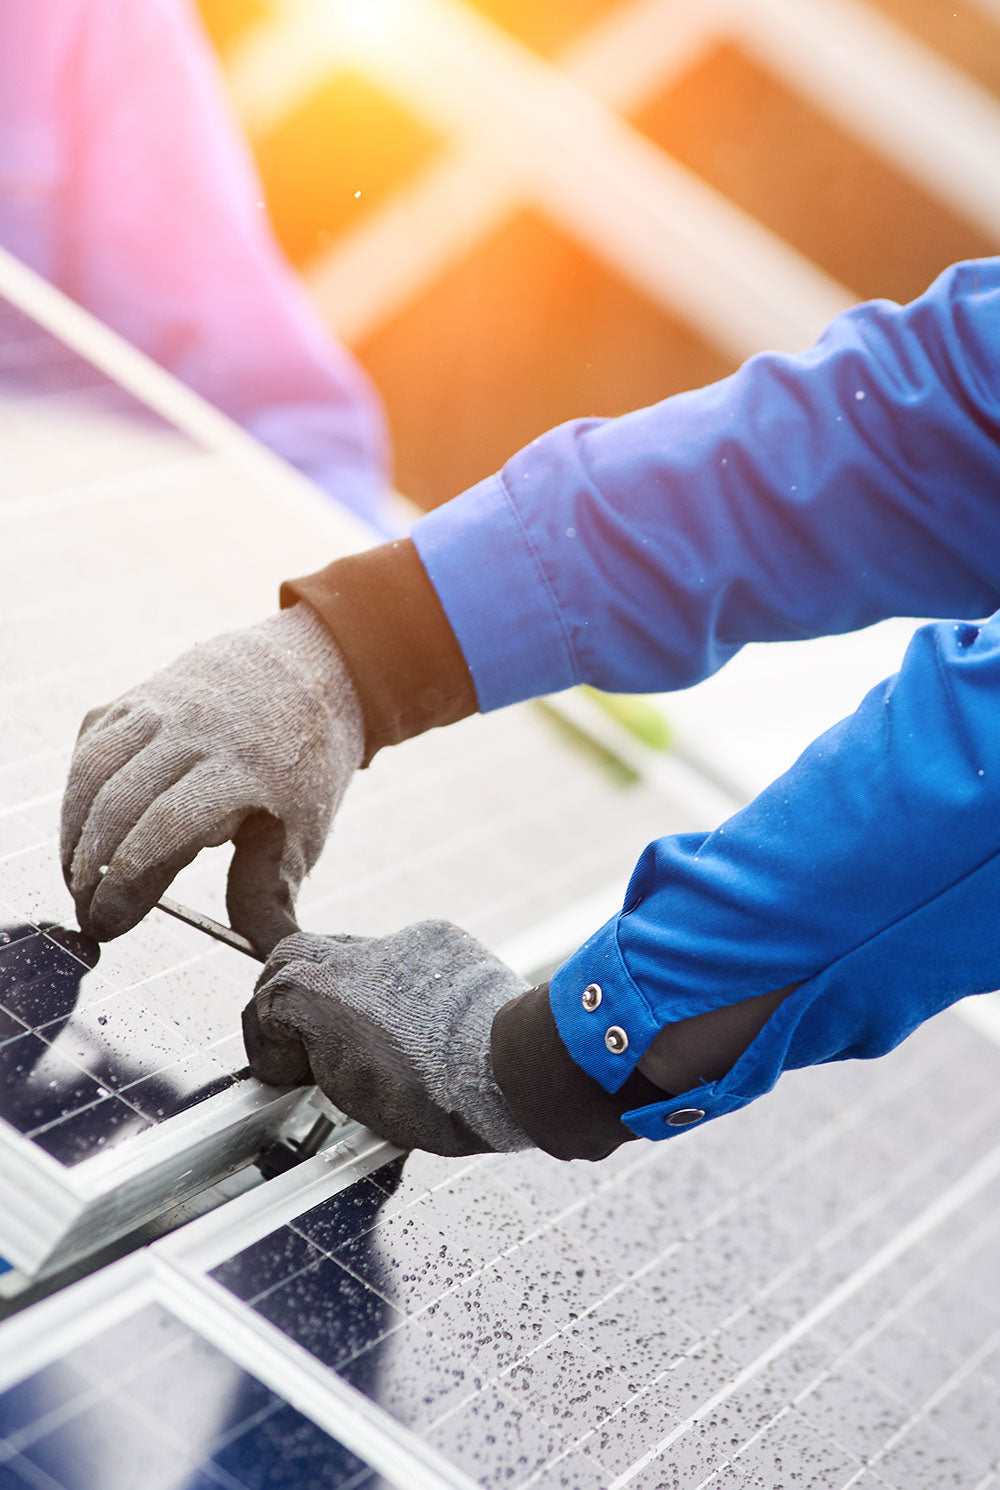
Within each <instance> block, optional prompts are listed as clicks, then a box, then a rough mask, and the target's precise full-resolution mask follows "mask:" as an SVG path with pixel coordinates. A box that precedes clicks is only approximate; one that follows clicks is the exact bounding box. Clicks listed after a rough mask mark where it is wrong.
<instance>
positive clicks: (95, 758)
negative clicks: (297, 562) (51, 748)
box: [62, 604, 364, 954]
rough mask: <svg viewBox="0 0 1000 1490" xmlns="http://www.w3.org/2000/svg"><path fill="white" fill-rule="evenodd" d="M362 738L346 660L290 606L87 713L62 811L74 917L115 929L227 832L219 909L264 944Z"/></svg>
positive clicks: (281, 923) (277, 935)
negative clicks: (229, 846) (229, 845)
mask: <svg viewBox="0 0 1000 1490" xmlns="http://www.w3.org/2000/svg"><path fill="white" fill-rule="evenodd" d="M363 748H364V722H363V718H362V712H361V705H360V703H359V701H358V697H357V693H356V691H355V688H354V684H353V683H352V681H351V677H350V674H349V672H348V670H347V666H346V664H345V662H344V659H343V657H342V656H341V653H340V650H339V648H338V647H337V645H336V643H335V642H334V640H333V638H332V637H331V635H330V633H329V632H328V631H327V629H326V627H325V626H324V625H323V623H322V622H321V621H320V620H319V618H318V616H317V615H316V614H315V612H314V611H312V610H311V609H310V608H309V606H307V605H304V604H299V605H296V606H293V607H292V608H291V609H290V610H286V611H282V612H281V613H280V614H279V615H277V616H272V617H271V618H270V619H268V620H267V621H264V622H262V623H261V624H260V625H258V626H253V627H250V628H249V629H247V630H246V631H236V632H232V633H229V634H227V635H225V636H219V637H216V638H215V639H214V640H212V641H208V642H205V643H204V644H203V645H201V646H198V647H195V648H193V649H192V650H191V651H190V652H185V653H184V655H183V656H181V657H179V658H178V659H177V661H176V662H174V663H172V664H171V665H170V666H169V667H167V668H164V670H163V671H162V672H158V673H154V674H153V676H152V677H151V678H148V679H147V680H146V681H145V682H144V683H140V684H139V685H138V687H136V688H132V689H130V690H129V692H128V693H125V694H123V695H122V696H121V698H119V699H118V700H117V701H116V702H114V703H112V704H110V705H107V706H106V707H104V708H101V709H94V710H92V711H91V713H89V714H88V715H87V717H86V718H85V719H84V721H83V725H82V727H81V729H80V734H79V737H78V739H77V744H76V750H75V752H74V755H73V760H72V763H71V766H70V773H69V781H68V783H67V786H66V794H65V797H64V799H63V813H62V863H63V873H64V874H65V876H66V883H67V884H68V885H69V887H70V890H71V891H72V893H73V898H74V900H75V901H76V910H77V916H78V918H79V921H80V926H81V927H82V929H83V930H84V931H85V932H87V934H88V935H90V936H94V937H97V938H98V939H100V940H107V939H108V938H110V937H114V936H119V935H120V934H121V933H122V932H123V931H128V930H129V929H130V927H132V926H134V925H135V924H136V922H137V921H139V920H141V919H142V917H143V916H144V915H145V914H146V912H147V911H148V910H149V909H150V908H151V907H152V906H153V905H154V904H155V903H156V901H157V900H158V899H159V898H160V896H161V895H162V894H163V892H164V891H165V890H166V888H167V886H168V885H169V884H170V881H171V880H172V879H173V877H174V875H175V874H176V873H177V871H178V870H179V869H181V868H183V866H184V865H185V864H187V863H189V862H190V861H191V860H192V859H193V858H194V856H195V855H196V854H197V852H198V850H199V849H202V848H206V847H208V846H210V845H216V844H220V843H225V842H226V841H227V839H230V838H231V839H232V840H233V841H234V843H235V846H236V848H235V853H234V854H233V861H232V865H231V868H230V871H229V884H228V893H227V906H228V910H229V918H230V921H231V922H232V925H233V927H234V928H235V929H236V930H237V931H240V932H242V933H243V935H244V936H246V937H248V938H249V940H250V941H251V942H252V943H253V945H254V947H255V948H256V949H257V950H258V951H259V952H261V953H262V954H266V953H268V952H269V951H270V950H271V948H272V947H273V946H274V945H275V944H276V943H277V942H278V941H280V939H281V938H282V937H283V936H287V935H288V934H289V932H290V931H293V930H295V929H296V924H295V920H294V917H293V914H292V912H293V906H294V901H295V896H296V893H297V891H298V888H299V885H300V883H301V881H302V879H303V877H304V876H305V875H306V874H307V873H308V871H309V870H310V869H311V868H312V867H313V865H314V864H315V862H316V860H317V858H318V857H319V854H320V850H321V849H322V847H323V843H324V841H325V839H326V835H327V832H328V831H329V827H330V823H331V821H332V818H333V814H334V812H335V811H336V809H337V807H338V806H339V804H340V799H341V797H342V796H343V794H344V790H345V788H346V786H347V783H348V781H349V780H350V777H351V775H352V773H353V772H354V770H355V769H356V768H357V766H358V765H359V764H360V762H361V758H362V752H363ZM105 866H106V867H105Z"/></svg>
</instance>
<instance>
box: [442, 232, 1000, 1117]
mask: <svg viewBox="0 0 1000 1490" xmlns="http://www.w3.org/2000/svg"><path fill="white" fill-rule="evenodd" d="M414 538H415V542H416V543H417V547H418V551H419V552H420V555H421V558H422V560H423V562H424V564H425V566H426V568H427V571H428V573H429V575H430V577H431V580H432V582H433V583H434V585H435V588H436V590H437V593H438V595H439V597H440V599H441V601H442V604H443V606H444V608H445V611H446V613H447V615H448V617H449V620H450V621H451V624H452V626H453V627H454V629H455V633H456V636H457V637H458V640H459V643H460V645H461V647H462V650H463V653H464V656H465V658H466V661H467V662H468V664H469V667H470V671H471V673H472V677H473V680H474V682H475V685H476V689H477V693H478V696H479V701H480V704H481V706H482V707H483V708H489V707H494V706H497V705H499V704H503V703H507V702H510V701H513V700H514V699H517V698H524V697H528V696H530V695H532V694H536V693H539V692H544V691H547V690H552V689H557V688H561V687H564V686H566V685H568V684H570V683H573V682H576V681H584V680H585V681H587V682H591V683H594V684H596V685H598V686H602V687H606V688H613V689H618V690H629V689H666V688H673V687H681V686H685V685H687V684H690V683H693V682H695V681H697V680H698V679H700V678H702V677H705V676H706V675H707V674H709V673H710V672H712V671H714V670H715V669H716V668H717V667H719V666H720V665H721V664H722V663H723V662H725V661H726V660H727V659H728V658H729V657H730V656H732V655H733V654H734V653H735V652H736V651H737V650H738V649H739V647H740V646H742V645H743V644H744V643H745V642H747V641H751V640H773V639H779V638H782V639H787V638H795V637H808V636H814V635H819V634H823V633H832V632H838V631H845V630H849V629H852V628H856V627H859V626H863V625H866V624H868V623H870V622H872V621H875V620H878V619H881V618H883V617H886V616H890V615H927V614H937V615H947V616H950V617H953V618H959V619H958V620H957V621H956V620H949V621H948V622H942V623H939V624H937V625H934V626H930V627H924V628H922V629H921V630H920V631H919V632H918V633H917V635H916V637H915V639H914V641H913V643H912V644H911V646H910V648H909V650H908V652H907V655H906V658H905V660H904V664H903V667H902V669H901V671H900V673H899V675H898V676H897V677H896V678H893V679H890V680H889V681H887V682H886V683H884V684H883V685H881V686H880V687H879V688H877V689H875V690H874V691H873V692H872V693H871V694H870V695H869V696H868V698H867V699H866V700H865V701H864V703H863V704H862V706H861V707H860V709H859V710H858V711H857V712H856V713H855V714H854V715H852V716H851V717H850V718H849V719H847V720H845V721H844V722H843V723H842V724H840V725H838V726H836V727H835V728H834V729H833V730H831V731H829V732H828V733H827V734H825V735H824V736H822V737H821V738H820V739H819V740H818V741H817V742H815V744H814V745H813V746H812V747H811V748H810V749H809V750H807V751H806V752H805V754H804V755H803V756H802V757H801V758H800V760H799V761H798V762H797V763H796V764H795V766H794V767H793V768H792V770H791V771H790V772H788V773H787V774H786V775H785V776H783V777H782V778H780V779H779V780H778V781H777V782H775V783H774V784H773V785H772V786H771V787H769V788H768V789H767V790H766V791H765V792H763V793H762V794H761V795H760V796H759V797H758V798H757V799H756V800H755V801H754V802H753V803H751V804H750V806H749V807H747V808H746V809H745V810H744V811H743V812H741V813H738V814H737V815H736V816H735V817H733V818H732V819H730V820H729V821H728V822H727V823H725V824H724V825H723V826H722V827H720V828H718V829H717V830H716V831H715V832H713V833H710V834H707V835H699V836H692V835H683V836H681V837H670V838H664V839H661V840H659V841H657V842H655V843H653V844H651V845H650V846H649V848H648V849H647V850H646V852H645V853H644V855H643V856H642V858H641V859H640V862H639V864H638V866H637V868H636V871H635V874H634V876H633V878H632V881H631V884H630V885H629V889H628V893H627V895H626V898H625V905H624V909H623V911H622V913H621V914H620V915H618V916H616V917H615V918H613V919H612V921H610V922H609V923H608V924H607V925H606V926H605V927H603V928H602V929H601V930H600V931H599V932H598V933H597V934H596V935H595V936H594V937H593V938H591V939H590V940H589V941H588V942H587V943H586V944H585V945H584V946H583V947H582V948H581V949H580V950H579V951H578V952H577V953H575V954H574V956H573V957H572V958H571V959H570V960H569V961H568V962H567V963H566V964H564V966H563V967H562V968H561V969H560V970H559V971H558V972H557V973H556V975H555V977H554V978H553V979H552V983H551V1002H552V1009H553V1012H554V1014H555V1017H556V1022H557V1025H558V1028H559V1032H560V1034H561V1036H562V1038H563V1040H564V1041H565V1043H566V1045H567V1047H568V1049H569V1051H570V1053H571V1054H572V1055H573V1057H574V1059H575V1060H576V1061H577V1062H578V1064H579V1065H580V1066H582V1067H583V1069H584V1070H586V1071H587V1072H589V1074H590V1075H592V1076H594V1077H595V1078H596V1079H597V1080H598V1081H599V1082H600V1083H601V1084H602V1085H603V1086H604V1087H605V1089H606V1090H608V1091H615V1090H617V1089H618V1088H619V1087H620V1086H621V1085H622V1084H623V1083H624V1081H625V1079H626V1078H627V1076H628V1075H629V1073H630V1072H631V1071H632V1070H633V1069H634V1068H635V1066H636V1063H637V1061H638V1060H639V1058H640V1057H641V1055H642V1053H643V1052H644V1051H645V1050H646V1048H647V1047H648V1045H649V1044H650V1042H651V1041H652V1039H653V1037H654V1036H655V1035H656V1034H657V1033H658V1032H659V1031H660V1030H661V1029H662V1028H664V1027H665V1026H666V1025H668V1024H670V1023H672V1022H674V1021H676V1020H679V1019H683V1018H686V1017H688V1016H690V1015H694V1014H698V1013H702V1012H704V1011H705V1010H706V1009H712V1008H717V1007H721V1006H723V1005H727V1004H732V1003H735V1002H738V1001H739V1000H742V999H745V998H749V997H751V996H753V995H756V994H760V993H764V992H768V991H770V990H773V989H776V988H780V987H784V986H786V985H788V984H792V983H796V982H799V981H800V980H801V987H799V988H798V989H797V990H796V991H795V992H794V993H792V994H791V995H790V996H789V997H787V998H786V999H785V1001H784V1002H783V1003H782V1005H781V1006H780V1008H779V1009H778V1010H777V1012H776V1013H775V1014H774V1015H772V1017H771V1019H770V1020H769V1021H768V1023H767V1024H766V1025H765V1027H764V1029H763V1030H762V1032H761V1034H760V1035H759V1036H758V1037H757V1039H756V1040H755V1041H754V1042H753V1044H752V1045H751V1046H750V1048H749V1049H748V1050H747V1051H746V1053H745V1054H744V1055H743V1057H742V1058H741V1059H740V1060H739V1061H738V1062H737V1064H736V1065H735V1066H734V1067H733V1068H732V1070H731V1071H730V1072H729V1073H728V1075H727V1076H726V1077H725V1078H723V1079H722V1080H721V1081H718V1082H713V1083H705V1084H703V1085H702V1086H701V1087H699V1088H697V1090H696V1091H695V1092H693V1093H691V1092H689V1093H684V1094H678V1096H677V1098H676V1100H669V1101H665V1102H663V1103H660V1104H654V1105H653V1106H651V1107H646V1108H642V1109H640V1110H638V1111H635V1112H632V1113H630V1114H629V1115H627V1117H626V1122H627V1123H628V1124H629V1126H631V1127H632V1128H633V1129H634V1131H636V1132H639V1133H642V1134H644V1135H645V1136H648V1137H665V1136H669V1135H670V1134H671V1133H673V1132H676V1131H681V1129H680V1128H675V1127H673V1126H672V1125H671V1124H670V1121H669V1120H670V1118H671V1117H672V1116H673V1115H674V1114H675V1113H677V1112H678V1111H680V1110H682V1111H683V1112H684V1113H685V1114H687V1115H689V1114H691V1113H693V1112H697V1113H703V1114H704V1115H705V1117H709V1118H710V1117H714V1116H717V1115H720V1114H721V1113H724V1112H728V1111H731V1110H733V1109H734V1108H737V1107H740V1106H743V1105H744V1104H745V1103H746V1102H748V1101H750V1100H752V1099H753V1098H754V1097H756V1096H757V1095H759V1094H760V1093H761V1092H763V1091H766V1090H767V1089H768V1088H769V1087H770V1086H772V1085H773V1084H774V1082H775V1081H776V1080H777V1078H778V1076H779V1075H780V1073H781V1071H782V1070H783V1069H786V1068H787V1067H791V1066H802V1065H808V1064H814V1063H817V1062H820V1061H826V1060H832V1059H840V1058H845V1057H850V1056H875V1055H879V1054H882V1053H883V1052H884V1051H886V1050H888V1049H890V1048H891V1047H892V1046H893V1045H895V1044H896V1043H898V1041H899V1040H901V1039H902V1038H904V1036H905V1035H906V1034H908V1033H909V1032H910V1031H911V1030H912V1029H913V1028H914V1027H915V1026H916V1025H917V1024H919V1023H920V1022H921V1021H922V1020H924V1019H926V1018H928V1017H929V1016H930V1015H931V1014H933V1013H935V1012H936V1011H937V1010H938V1009H940V1008H942V1007H943V1006H945V1005H946V1004H948V1003H951V1002H952V1001H954V1000H955V999H957V998H959V997H962V996H963V995H966V994H970V993H976V992H982V991H985V990H986V989H989V988H992V987H995V986H996V985H997V984H998V983H1000V934H998V933H997V931H996V929H995V921H994V919H993V917H992V915H991V914H988V913H987V914H984V907H989V906H991V905H992V904H994V903H995V894H996V892H997V890H1000V869H998V864H1000V858H998V855H1000V727H998V726H1000V617H997V616H993V617H992V619H990V620H989V621H987V622H986V623H985V624H983V625H981V626H977V625H973V624H968V622H969V621H971V620H974V619H975V618H977V617H981V616H984V615H989V614H990V613H991V612H993V611H994V610H996V608H997V606H998V605H1000V591H998V584H1000V558H998V555H1000V260H997V259H992V260H988V261H983V262H979V263H969V264H964V265H958V266H956V267H954V268H953V269H951V270H949V271H948V272H947V273H946V274H945V275H943V276H942V277H941V278H940V279H939V280H938V281H937V282H936V283H935V284H934V285H933V286H932V287H931V289H930V290H929V291H928V292H927V293H926V294H925V295H924V296H923V297H921V299H920V300H918V301H916V302H914V303H913V304H912V305H909V306H906V307H898V306H894V305H891V304H887V303H879V304H873V305H867V306H862V307H859V308H858V309H857V310H855V311H852V312H850V313H848V314H847V315H845V316H843V317H840V318H839V319H838V320H837V321H836V322H835V323H834V324H833V325H832V326H831V327H830V329H829V330H828V331H827V333H826V334H825V335H824V337H823V338H822V339H821V340H820V342H819V343H818V344H817V346H816V347H814V348H813V349H812V350H811V351H809V352H807V353H805V354H803V355H801V356H798V357H786V356H773V355H765V356H762V357H758V358H755V359H753V360H752V361H751V362H750V363H748V364H747V365H746V366H745V367H744V368H743V369H741V371H740V372H738V373H737V374H735V375H734V376H733V377H731V378H729V379H727V380H725V381H724V382H722V383H720V384H716V385H714V386H713V387H711V388H707V389H702V390H699V391H697V392H694V393H690V394H685V395H682V396H681V397H678V398H674V399H670V400H668V401H667V402H666V403H664V404H661V405H659V406H657V407H656V408H653V409H648V410H643V411H640V412H639V413H636V414H632V415H628V416H626V417H625V418H623V419H619V420H611V421H586V422H583V423H578V424H573V425H567V426H563V427H561V428H560V429H557V430H554V431H552V432H551V433H550V434H548V435H545V436H543V437H542V438H541V439H539V440H537V441H535V443H534V444H533V445H532V446H529V447H528V448H527V449H526V450H525V451H522V452H521V453H520V454H519V455H518V456H516V457H515V458H514V460H513V461H511V462H510V463H509V464H508V465H507V466H506V467H505V468H504V470H503V472H501V473H500V475H499V476H497V477H494V478H492V479H491V480H490V481H488V482H485V483H483V484H482V485H480V486H479V487H477V488H474V489H473V490H472V491H471V492H469V493H466V494H465V496H464V497H462V498H460V499H458V501H457V502H455V503H452V504H449V506H448V507H446V508H444V509H439V511H438V512H437V513H434V514H432V515H431V516H430V517H429V518H426V519H424V520H423V521H422V523H421V524H419V525H418V527H417V529H416V531H415V534H414ZM591 983H597V984H599V985H600V987H601V989H602V993H603V997H602V999H601V1001H600V1003H599V1005H598V1007H597V1008H596V1009H592V1010H591V1009H588V1008H587V1007H586V1006H585V1004H584V1002H583V1000H582V994H583V990H584V988H585V987H586V986H587V985H588V984H591ZM587 1002H588V1003H590V1004H592V1003H593V999H592V998H591V999H589V1000H588V1001H587ZM609 1032H612V1033H609Z"/></svg>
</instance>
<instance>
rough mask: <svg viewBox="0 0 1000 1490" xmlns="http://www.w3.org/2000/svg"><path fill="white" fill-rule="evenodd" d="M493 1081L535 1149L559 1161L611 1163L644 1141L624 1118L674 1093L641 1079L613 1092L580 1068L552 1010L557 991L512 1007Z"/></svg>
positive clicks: (499, 1038) (497, 1030)
mask: <svg viewBox="0 0 1000 1490" xmlns="http://www.w3.org/2000/svg"><path fill="white" fill-rule="evenodd" d="M490 1050H491V1054H492V1058H493V1074H494V1076H495V1077H496V1081H497V1085H498V1086H499V1088H500V1090H501V1091H502V1092H503V1094H504V1096H505V1097H506V1099H507V1102H508V1103H509V1105H510V1108H511V1111H512V1112H513V1114H514V1116H515V1117H516V1118H517V1120H518V1122H519V1123H520V1124H521V1127H522V1128H523V1129H524V1131H525V1133H527V1135H528V1137H529V1138H530V1139H531V1140H532V1142H533V1143H536V1144H537V1145H538V1147H539V1148H540V1149H544V1150H545V1152H546V1153H548V1154H552V1155H553V1157H554V1158H556V1159H605V1158H607V1156H608V1154H611V1153H613V1152H614V1150H615V1149H616V1148H618V1147H619V1146H620V1145H621V1144H623V1143H627V1142H628V1141H629V1140H630V1139H632V1138H636V1137H637V1136H638V1135H637V1134H635V1133H633V1132H632V1130H631V1129H630V1128H626V1127H625V1125H624V1123H623V1122H622V1120H621V1118H622V1113H623V1112H631V1110H632V1109H633V1108H634V1107H648V1106H649V1105H650V1104H651V1103H653V1102H663V1101H665V1100H666V1099H667V1098H668V1097H669V1095H670V1093H669V1092H665V1091H663V1090H662V1089H661V1088H660V1087H658V1086H654V1085H653V1083H652V1082H651V1081H648V1080H647V1079H646V1077H645V1076H643V1075H641V1073H640V1072H638V1071H633V1073H632V1075H631V1076H630V1077H629V1078H628V1080H627V1081H626V1082H625V1084H624V1085H623V1086H622V1087H620V1088H619V1089H618V1091H617V1092H606V1091H605V1090H604V1088H603V1087H602V1086H601V1084H600V1082H599V1081H595V1080H594V1078H593V1077H592V1076H588V1075H587V1073H586V1071H584V1070H582V1069H581V1067H579V1066H578V1065H577V1064H576V1062H575V1061H574V1060H573V1058H572V1056H571V1055H570V1053H569V1051H568V1050H567V1049H566V1047H565V1045H564V1044H563V1042H562V1039H561V1038H560V1035H559V1030H558V1028H557V1026H556V1021H555V1017H554V1015H553V1013H552V1008H551V1006H550V1004H549V985H548V984H547V983H542V984H540V985H539V986H538V987H537V988H530V989H529V990H528V992H527V993H522V994H521V995H520V996H519V997H518V998H516V999H511V1001H510V1003H508V1004H504V1006H503V1008H502V1009H501V1010H500V1011H499V1013H498V1014H497V1015H496V1017H495V1018H494V1020H493V1030H492V1035H491V1039H490Z"/></svg>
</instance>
